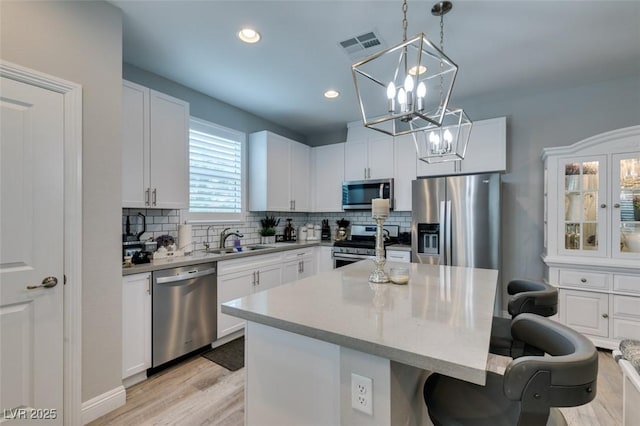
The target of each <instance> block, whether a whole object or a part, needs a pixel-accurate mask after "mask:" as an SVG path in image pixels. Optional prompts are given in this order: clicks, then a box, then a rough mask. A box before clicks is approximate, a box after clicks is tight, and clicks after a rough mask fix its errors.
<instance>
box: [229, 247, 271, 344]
mask: <svg viewBox="0 0 640 426" xmlns="http://www.w3.org/2000/svg"><path fill="white" fill-rule="evenodd" d="M281 283H282V253H274V254H265V255H260V256H251V257H249V258H244V259H233V260H228V261H219V262H218V339H220V338H221V337H224V336H226V335H228V334H231V333H233V332H234V331H237V330H240V329H242V328H243V327H244V320H243V319H240V318H237V317H233V316H230V315H225V314H223V313H222V312H221V311H220V305H221V304H222V303H225V302H228V301H230V300H233V299H237V298H239V297H244V296H248V295H249V294H251V293H255V292H258V291H262V290H267V289H269V288H273V287H275V286H278V285H280V284H281Z"/></svg>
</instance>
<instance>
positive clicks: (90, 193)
mask: <svg viewBox="0 0 640 426" xmlns="http://www.w3.org/2000/svg"><path fill="white" fill-rule="evenodd" d="M0 8H1V9H0V28H1V31H2V32H1V34H0V40H1V45H0V52H1V54H2V59H4V60H7V61H10V62H13V63H16V64H19V65H23V66H25V67H28V68H32V69H35V70H37V71H41V72H44V73H47V74H51V75H54V76H57V77H60V78H64V79H66V80H70V81H73V82H75V83H78V84H81V85H82V87H83V111H82V115H83V123H82V127H83V130H82V139H83V141H82V181H83V193H82V197H83V200H82V210H83V211H82V216H83V223H82V229H83V231H82V244H83V264H82V285H83V294H82V339H83V341H82V400H83V401H87V400H89V399H91V398H93V397H95V396H98V395H100V394H102V393H104V392H107V391H109V390H112V389H114V388H116V387H118V386H120V385H121V384H122V381H121V369H122V367H121V364H122V361H121V358H122V338H121V316H122V308H121V304H122V302H121V298H122V296H121V294H122V293H121V284H120V283H121V282H122V275H121V258H120V256H121V249H120V247H121V246H120V244H121V241H120V233H121V230H120V220H121V219H120V215H121V196H120V182H121V179H122V178H121V154H120V151H121V148H120V146H121V145H120V140H121V136H120V135H121V110H122V100H121V85H122V72H121V69H122V16H121V13H120V10H119V9H117V8H115V7H113V6H111V5H109V4H107V3H103V2H77V3H76V2H8V1H2V2H1V3H0Z"/></svg>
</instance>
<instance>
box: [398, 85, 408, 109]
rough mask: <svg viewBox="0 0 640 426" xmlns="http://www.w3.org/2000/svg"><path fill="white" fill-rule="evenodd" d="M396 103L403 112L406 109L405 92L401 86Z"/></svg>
mask: <svg viewBox="0 0 640 426" xmlns="http://www.w3.org/2000/svg"><path fill="white" fill-rule="evenodd" d="M398 103H399V104H400V108H401V109H402V111H403V112H404V111H406V110H407V92H405V91H404V89H403V88H400V90H398Z"/></svg>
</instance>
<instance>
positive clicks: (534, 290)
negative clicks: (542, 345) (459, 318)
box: [489, 280, 558, 358]
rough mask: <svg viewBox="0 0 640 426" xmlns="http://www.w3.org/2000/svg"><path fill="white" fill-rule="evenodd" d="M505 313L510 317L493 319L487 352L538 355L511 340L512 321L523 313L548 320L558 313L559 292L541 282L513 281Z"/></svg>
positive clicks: (534, 349)
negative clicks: (507, 312)
mask: <svg viewBox="0 0 640 426" xmlns="http://www.w3.org/2000/svg"><path fill="white" fill-rule="evenodd" d="M507 293H509V295H510V296H511V297H510V298H509V305H508V310H509V314H510V315H511V318H502V317H493V322H492V323H491V342H490V343H489V352H491V353H492V354H496V355H504V356H509V357H511V358H518V357H521V356H523V355H541V353H540V351H539V350H537V349H536V348H533V347H527V346H526V345H525V344H524V343H523V342H521V341H518V340H514V339H513V337H512V336H511V320H512V319H513V318H515V317H516V316H518V315H520V314H522V313H532V314H537V315H541V316H544V317H549V316H551V315H555V314H556V313H557V312H558V289H557V288H555V287H553V286H550V285H549V284H545V283H543V282H537V281H529V280H512V281H510V282H509V284H508V285H507Z"/></svg>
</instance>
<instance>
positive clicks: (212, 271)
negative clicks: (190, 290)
mask: <svg viewBox="0 0 640 426" xmlns="http://www.w3.org/2000/svg"><path fill="white" fill-rule="evenodd" d="M215 273H216V268H211V269H205V270H204V271H198V270H194V271H190V272H187V273H186V274H179V275H174V276H172V277H161V278H156V283H157V284H168V283H174V282H176V281H185V280H191V279H193V278H200V277H206V276H207V275H213V274H215Z"/></svg>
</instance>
